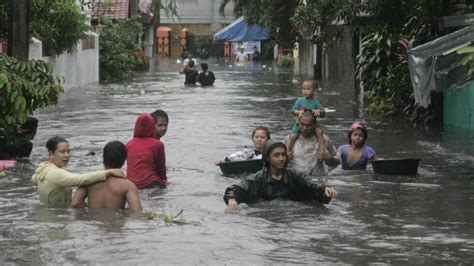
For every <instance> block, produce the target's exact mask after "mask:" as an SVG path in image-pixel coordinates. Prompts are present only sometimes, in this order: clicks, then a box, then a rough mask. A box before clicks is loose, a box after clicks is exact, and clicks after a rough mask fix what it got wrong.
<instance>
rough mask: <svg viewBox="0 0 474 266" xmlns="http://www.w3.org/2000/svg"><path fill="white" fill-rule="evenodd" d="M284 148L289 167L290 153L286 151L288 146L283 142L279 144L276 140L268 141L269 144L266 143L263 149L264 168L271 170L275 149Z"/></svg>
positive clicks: (286, 164) (286, 163)
mask: <svg viewBox="0 0 474 266" xmlns="http://www.w3.org/2000/svg"><path fill="white" fill-rule="evenodd" d="M278 147H281V148H284V149H285V155H286V162H285V167H287V166H288V151H287V149H286V145H285V144H284V143H283V142H277V141H274V140H268V141H267V143H265V147H264V149H263V155H262V160H263V166H264V167H267V168H269V167H270V154H271V153H272V151H273V150H274V149H275V148H278Z"/></svg>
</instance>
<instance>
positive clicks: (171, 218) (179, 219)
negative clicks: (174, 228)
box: [144, 210, 201, 226]
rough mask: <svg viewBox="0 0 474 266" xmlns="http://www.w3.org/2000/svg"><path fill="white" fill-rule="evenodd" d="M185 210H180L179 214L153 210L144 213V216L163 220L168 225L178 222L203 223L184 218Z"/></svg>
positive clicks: (182, 223)
mask: <svg viewBox="0 0 474 266" xmlns="http://www.w3.org/2000/svg"><path fill="white" fill-rule="evenodd" d="M183 213H184V210H180V211H179V213H178V214H176V215H175V216H172V215H171V214H169V213H165V214H161V215H160V214H157V213H155V212H153V211H151V212H147V213H144V216H145V218H146V219H147V220H163V221H164V222H165V224H166V225H172V224H177V225H185V224H190V225H195V226H197V225H201V223H200V222H198V221H188V220H185V219H184V215H183Z"/></svg>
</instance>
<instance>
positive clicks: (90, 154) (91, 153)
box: [86, 151, 95, 156]
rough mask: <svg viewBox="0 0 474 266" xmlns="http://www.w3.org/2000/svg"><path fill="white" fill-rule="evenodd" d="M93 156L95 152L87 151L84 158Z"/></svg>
mask: <svg viewBox="0 0 474 266" xmlns="http://www.w3.org/2000/svg"><path fill="white" fill-rule="evenodd" d="M94 155H95V151H89V152H88V153H86V156H94Z"/></svg>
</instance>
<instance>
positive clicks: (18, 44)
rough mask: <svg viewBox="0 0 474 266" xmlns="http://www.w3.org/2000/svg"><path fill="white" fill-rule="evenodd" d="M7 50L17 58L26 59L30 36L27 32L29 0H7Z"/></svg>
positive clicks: (29, 11) (29, 9) (29, 10)
mask: <svg viewBox="0 0 474 266" xmlns="http://www.w3.org/2000/svg"><path fill="white" fill-rule="evenodd" d="M8 5H9V8H8V10H9V16H8V17H9V21H8V51H7V54H8V55H9V56H12V57H16V58H19V59H25V60H27V59H28V50H29V43H30V36H29V34H28V33H29V32H28V28H29V23H30V13H31V0H9V1H8Z"/></svg>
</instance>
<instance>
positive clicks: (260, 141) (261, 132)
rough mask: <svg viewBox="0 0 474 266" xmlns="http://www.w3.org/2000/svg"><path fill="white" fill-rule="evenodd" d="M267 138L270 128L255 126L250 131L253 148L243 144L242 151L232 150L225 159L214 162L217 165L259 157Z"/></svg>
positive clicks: (268, 137)
mask: <svg viewBox="0 0 474 266" xmlns="http://www.w3.org/2000/svg"><path fill="white" fill-rule="evenodd" d="M269 139H270V130H268V128H266V127H263V126H259V127H256V128H255V129H254V130H253V132H252V142H253V148H252V147H248V146H245V148H244V149H243V150H242V151H238V152H234V153H232V154H230V155H229V156H227V157H226V158H225V160H217V161H215V162H214V163H215V165H219V164H221V163H223V162H230V161H242V160H252V159H261V158H262V153H263V148H264V146H265V143H266V142H267V141H268V140H269Z"/></svg>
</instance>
